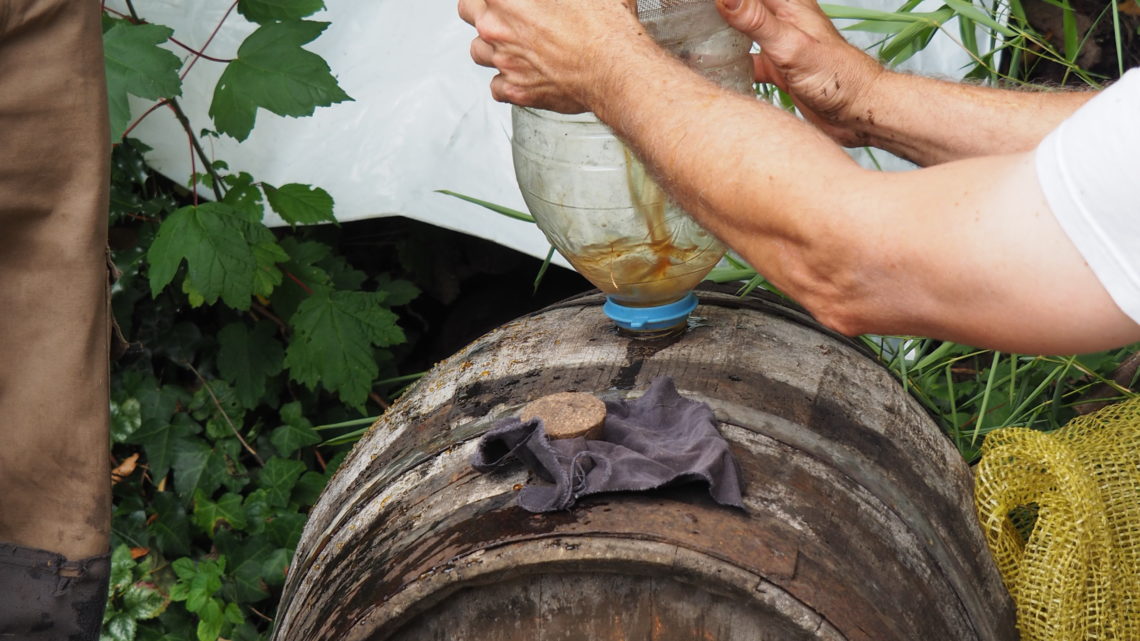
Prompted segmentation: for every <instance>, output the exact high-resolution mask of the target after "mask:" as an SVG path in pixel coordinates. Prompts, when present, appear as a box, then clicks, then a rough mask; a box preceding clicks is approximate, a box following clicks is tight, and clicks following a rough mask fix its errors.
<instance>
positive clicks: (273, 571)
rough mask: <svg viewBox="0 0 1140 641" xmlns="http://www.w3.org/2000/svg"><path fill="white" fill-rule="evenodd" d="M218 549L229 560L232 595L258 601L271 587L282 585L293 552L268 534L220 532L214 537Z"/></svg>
mask: <svg viewBox="0 0 1140 641" xmlns="http://www.w3.org/2000/svg"><path fill="white" fill-rule="evenodd" d="M215 544H216V545H217V548H218V551H220V552H221V553H222V554H225V555H226V558H227V559H228V560H229V561H230V564H229V565H230V571H229V574H228V577H229V579H230V580H231V581H232V583H231V584H230V585H231V587H232V588H233V591H232V597H233V599H234V600H235V601H238V602H240V603H256V602H258V601H261V600H262V599H265V598H266V597H268V596H269V587H270V586H275V585H281V583H282V582H283V581H284V579H285V568H286V567H287V566H288V564H289V559H290V557H291V556H292V555H291V554H290V552H289V550H286V549H283V548H281V547H279V546H277V545H275V544H274V543H273V542H271V541H269V540H267V539H266V538H265V537H260V536H257V537H254V536H250V537H246V538H238V537H236V536H233V535H232V533H230V532H221V533H219V535H218V538H217V540H216V541H215Z"/></svg>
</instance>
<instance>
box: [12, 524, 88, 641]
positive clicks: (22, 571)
mask: <svg viewBox="0 0 1140 641" xmlns="http://www.w3.org/2000/svg"><path fill="white" fill-rule="evenodd" d="M110 579H111V555H109V554H104V555H101V556H93V557H91V558H89V559H83V560H80V561H68V560H67V559H65V558H64V557H62V556H60V555H58V554H55V553H54V552H47V551H44V550H36V549H33V548H26V547H21V546H18V545H12V544H10V543H0V639H3V640H4V641H7V640H9V639H12V640H16V639H19V640H20V641H24V640H25V639H27V640H28V641H49V640H50V641H98V639H99V630H100V628H101V627H102V625H103V609H104V608H105V607H106V605H107V586H108V583H109V581H110Z"/></svg>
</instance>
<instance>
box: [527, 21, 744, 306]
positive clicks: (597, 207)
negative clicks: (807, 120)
mask: <svg viewBox="0 0 1140 641" xmlns="http://www.w3.org/2000/svg"><path fill="white" fill-rule="evenodd" d="M663 5H664V6H663ZM638 15H639V19H640V20H641V21H642V23H643V24H645V26H646V28H647V30H648V32H649V33H650V34H651V35H652V36H653V37H654V39H655V40H656V41H657V42H658V43H659V44H660V45H662V46H663V47H664V48H666V49H668V50H669V51H670V52H672V53H673V54H674V55H676V56H677V57H678V58H680V59H681V60H683V61H684V62H686V63H687V64H688V65H689V66H690V67H692V68H694V69H696V70H697V71H699V72H700V73H702V74H703V75H705V76H706V77H708V78H710V79H711V80H713V81H714V82H717V83H719V84H721V85H722V86H725V87H728V88H730V89H733V90H736V91H740V92H751V90H752V86H753V85H752V59H751V57H750V56H749V51H750V49H751V46H752V43H751V41H750V40H749V39H748V38H747V37H746V36H744V35H742V34H740V33H739V32H737V31H736V30H734V29H732V28H731V27H729V26H728V25H727V24H726V23H725V22H724V20H723V19H722V18H721V17H720V14H719V13H717V10H716V5H715V3H714V2H713V0H680V1H678V0H649V1H646V0H642V1H641V2H640V3H639V14H638ZM513 127H514V137H513V148H514V164H515V173H516V176H517V178H518V182H519V186H520V188H521V189H522V193H523V198H524V199H525V200H526V203H527V206H528V207H529V208H530V211H531V213H532V214H533V215H534V217H535V219H536V221H537V223H538V226H539V228H540V229H542V231H543V232H544V233H545V234H546V237H547V238H548V239H549V240H550V242H551V244H553V245H554V246H555V247H556V248H557V249H558V251H559V252H561V253H562V255H563V256H565V257H566V259H567V260H568V261H569V262H570V263H571V264H572V265H573V266H574V267H575V268H576V269H577V270H578V271H579V272H581V273H582V275H583V276H585V277H586V278H588V279H589V280H590V281H591V282H592V283H594V285H596V286H597V287H598V288H599V289H601V290H602V291H603V292H605V293H606V294H607V295H609V297H610V299H611V301H612V302H614V303H617V304H618V305H620V306H625V307H632V308H644V307H657V306H663V305H669V304H671V303H676V302H677V301H678V300H680V299H682V298H684V297H685V296H686V295H687V294H688V293H689V292H690V291H691V290H692V289H693V287H695V286H696V285H697V283H699V282H700V281H701V279H703V278H704V277H705V275H706V274H707V273H708V272H709V270H711V269H712V268H713V267H714V266H715V265H716V263H717V262H718V261H719V260H720V259H721V257H722V256H723V255H724V251H725V250H724V246H723V245H721V243H720V242H719V241H717V239H716V238H715V237H713V236H712V234H710V233H708V232H707V231H705V230H704V229H702V228H701V227H700V226H699V225H697V224H696V222H694V221H693V220H692V219H691V218H690V217H689V216H688V215H687V214H686V213H685V212H684V211H682V210H681V209H680V208H679V207H677V205H676V204H674V203H673V202H672V201H671V200H670V199H669V198H667V197H666V196H665V194H664V192H662V190H661V188H660V187H658V185H657V184H656V183H655V182H654V181H653V179H652V178H651V177H650V176H649V175H648V173H647V172H646V170H645V168H644V167H643V166H642V164H641V163H640V162H639V161H638V160H637V158H636V157H634V155H633V154H632V153H631V152H630V151H629V149H628V148H626V146H625V145H624V144H622V142H621V141H620V140H618V139H617V138H616V137H615V136H614V135H613V133H612V132H611V131H610V129H609V128H608V127H607V126H606V125H604V124H602V123H601V122H600V121H598V119H597V118H596V117H594V115H593V114H589V113H586V114H577V115H563V114H558V113H554V112H549V111H544V110H540V109H529V108H522V107H515V108H514V112H513ZM686 315H687V312H686ZM680 320H681V322H683V321H684V317H683V316H682V317H681V319H680Z"/></svg>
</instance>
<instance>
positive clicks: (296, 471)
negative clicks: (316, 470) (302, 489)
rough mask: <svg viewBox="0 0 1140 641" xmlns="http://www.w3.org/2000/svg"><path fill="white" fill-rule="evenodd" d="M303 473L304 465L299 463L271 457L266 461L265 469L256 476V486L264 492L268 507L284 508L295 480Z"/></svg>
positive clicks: (295, 482)
mask: <svg viewBox="0 0 1140 641" xmlns="http://www.w3.org/2000/svg"><path fill="white" fill-rule="evenodd" d="M304 471H305V464H304V463H302V462H301V461H294V460H292V459H284V458H280V457H273V458H271V459H269V460H268V461H266V463H265V467H263V468H261V472H260V473H259V474H258V477H257V478H258V485H259V486H260V487H261V489H263V490H265V496H266V499H267V500H268V501H269V504H270V505H274V506H277V507H285V506H286V505H288V504H289V495H290V494H292V492H293V486H294V485H296V484H297V479H298V478H300V477H301V474H302V473H304Z"/></svg>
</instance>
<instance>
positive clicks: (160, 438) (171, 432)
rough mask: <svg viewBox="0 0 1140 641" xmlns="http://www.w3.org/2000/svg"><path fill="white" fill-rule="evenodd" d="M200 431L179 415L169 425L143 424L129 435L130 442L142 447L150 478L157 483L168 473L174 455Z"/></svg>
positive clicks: (182, 415) (187, 419)
mask: <svg viewBox="0 0 1140 641" xmlns="http://www.w3.org/2000/svg"><path fill="white" fill-rule="evenodd" d="M200 429H201V428H200V427H198V425H197V424H195V423H194V421H193V420H191V419H190V417H189V416H186V415H185V414H179V415H177V416H175V417H174V421H173V422H172V423H170V424H169V425H166V424H162V423H158V422H154V423H152V424H150V425H146V424H145V423H144V425H143V427H142V428H140V429H139V430H138V431H137V432H135V433H134V434H132V435H131V442H132V443H136V444H139V445H142V446H143V451H144V452H146V460H147V466H148V467H149V468H150V474H151V478H152V479H154V482H156V483H157V482H158V481H160V480H161V479H162V478H163V477H165V476H166V475H167V473H169V472H170V467H171V463H172V462H173V461H174V453H175V452H177V451H179V450H180V449H182V447H183V446H185V445H186V444H187V443H191V442H193V439H192V437H193V436H194V434H196V433H197V432H198V431H199V430H200Z"/></svg>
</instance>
